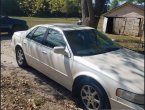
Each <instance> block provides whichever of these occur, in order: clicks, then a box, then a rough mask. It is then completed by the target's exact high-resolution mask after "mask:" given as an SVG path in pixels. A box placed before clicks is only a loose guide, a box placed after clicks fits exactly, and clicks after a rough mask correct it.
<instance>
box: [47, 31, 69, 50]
mask: <svg viewBox="0 0 145 110" xmlns="http://www.w3.org/2000/svg"><path fill="white" fill-rule="evenodd" d="M45 45H46V46H49V47H51V48H53V47H55V46H63V47H65V46H66V44H65V41H64V39H63V36H62V34H61V33H59V32H58V31H56V30H53V29H50V30H49V34H48V35H47V37H46V41H45Z"/></svg>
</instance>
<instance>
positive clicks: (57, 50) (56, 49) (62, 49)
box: [53, 46, 70, 57]
mask: <svg viewBox="0 0 145 110" xmlns="http://www.w3.org/2000/svg"><path fill="white" fill-rule="evenodd" d="M53 51H54V53H57V54H62V55H64V56H67V57H70V54H69V52H67V51H66V50H65V47H62V46H57V47H54V48H53Z"/></svg>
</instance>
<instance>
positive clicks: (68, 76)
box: [41, 29, 72, 88]
mask: <svg viewBox="0 0 145 110" xmlns="http://www.w3.org/2000/svg"><path fill="white" fill-rule="evenodd" d="M44 41H45V42H44V46H43V48H42V51H43V52H42V55H41V56H42V62H43V64H44V66H43V67H45V69H46V72H47V76H49V77H51V78H52V79H53V80H55V81H56V82H58V83H60V84H62V85H63V86H65V87H66V88H69V87H70V85H71V83H72V72H71V68H72V59H71V58H68V57H67V56H64V55H62V54H57V53H54V51H53V48H54V47H55V46H63V47H65V48H66V50H67V49H68V48H67V45H66V42H65V40H64V38H63V34H62V33H61V32H59V31H57V30H55V29H49V32H48V35H47V36H46V38H45V40H44Z"/></svg>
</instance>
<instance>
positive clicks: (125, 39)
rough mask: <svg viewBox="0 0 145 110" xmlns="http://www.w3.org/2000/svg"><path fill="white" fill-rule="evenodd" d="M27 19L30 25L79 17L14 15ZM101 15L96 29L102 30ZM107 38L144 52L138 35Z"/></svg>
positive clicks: (110, 35)
mask: <svg viewBox="0 0 145 110" xmlns="http://www.w3.org/2000/svg"><path fill="white" fill-rule="evenodd" d="M14 18H18V19H22V20H25V21H27V24H28V26H29V28H30V27H32V26H34V25H38V24H49V23H77V21H78V20H79V18H38V17H14ZM102 26H103V17H101V19H100V21H99V25H98V30H99V31H102ZM105 34H106V33H105ZM106 35H107V36H108V37H109V38H111V39H115V41H116V42H117V43H119V44H120V45H121V46H123V47H125V48H128V49H131V50H134V51H136V52H139V53H143V54H144V47H143V48H142V47H141V46H140V47H139V42H140V37H133V36H124V35H114V34H106Z"/></svg>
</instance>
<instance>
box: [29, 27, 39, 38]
mask: <svg viewBox="0 0 145 110" xmlns="http://www.w3.org/2000/svg"><path fill="white" fill-rule="evenodd" d="M37 28H38V27H37ZM37 28H34V29H33V30H32V31H31V32H30V33H29V34H28V35H27V36H26V37H27V38H31V37H32V36H33V33H34V32H35V31H36V29H37Z"/></svg>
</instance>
